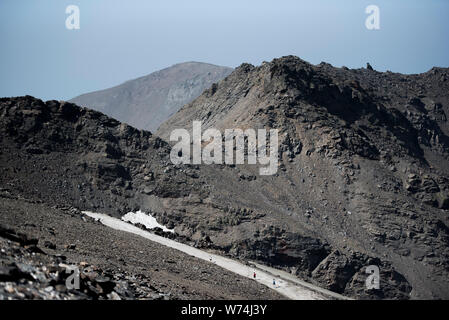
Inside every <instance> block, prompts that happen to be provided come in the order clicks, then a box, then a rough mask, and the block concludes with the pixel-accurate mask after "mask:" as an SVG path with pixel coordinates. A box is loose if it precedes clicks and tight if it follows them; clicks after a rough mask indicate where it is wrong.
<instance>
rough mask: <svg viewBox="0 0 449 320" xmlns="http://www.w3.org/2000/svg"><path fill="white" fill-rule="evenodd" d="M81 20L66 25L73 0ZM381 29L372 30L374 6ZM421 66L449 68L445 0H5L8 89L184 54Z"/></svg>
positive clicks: (82, 80)
mask: <svg viewBox="0 0 449 320" xmlns="http://www.w3.org/2000/svg"><path fill="white" fill-rule="evenodd" d="M71 4H73V5H77V6H78V7H79V9H80V29H79V30H68V29H66V26H65V20H66V18H67V16H68V15H67V14H66V13H65V9H66V7H67V6H68V5H71ZM371 4H374V5H377V6H378V7H379V8H380V30H368V29H366V27H365V20H366V18H367V17H368V15H367V14H366V13H365V8H366V7H367V6H368V5H371ZM290 54H292V55H296V56H299V57H301V58H302V59H304V60H307V61H309V62H311V63H314V64H317V63H320V62H321V61H326V62H329V63H331V64H333V65H335V66H338V67H340V66H342V65H346V66H348V67H351V68H358V67H364V66H365V64H366V62H368V61H369V62H370V63H371V64H372V65H373V66H374V67H375V68H376V69H377V70H382V71H384V70H391V71H395V72H403V73H420V72H425V71H427V70H429V69H430V68H431V67H432V66H441V67H449V1H447V0H394V1H393V0H369V1H365V0H353V1H351V0H345V1H340V0H334V1H331V0H310V1H300V0H276V1H273V0H161V1H152V0H120V1H118V0H81V1H76V0H69V1H66V0H0V97H3V96H18V95H25V94H29V95H33V96H36V97H38V98H41V99H45V100H47V99H58V100H59V99H64V100H68V99H70V98H73V97H74V96H77V95H79V94H82V93H85V92H89V91H93V90H99V89H104V88H107V87H111V86H114V85H117V84H120V83H122V82H124V81H126V80H129V79H133V78H136V77H139V76H142V75H146V74H148V73H151V72H153V71H156V70H159V69H162V68H165V67H168V66H170V65H173V64H175V63H179V62H185V61H201V62H209V63H213V64H218V65H224V66H231V67H236V66H238V65H240V64H241V63H243V62H250V63H252V64H256V65H258V64H260V63H261V62H262V61H264V60H266V61H271V60H272V59H273V58H276V57H280V56H284V55H290Z"/></svg>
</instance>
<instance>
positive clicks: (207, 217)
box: [0, 57, 449, 299]
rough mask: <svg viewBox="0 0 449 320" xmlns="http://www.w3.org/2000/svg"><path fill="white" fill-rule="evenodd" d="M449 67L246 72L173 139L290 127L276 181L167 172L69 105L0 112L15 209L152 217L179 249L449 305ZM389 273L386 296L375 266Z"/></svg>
mask: <svg viewBox="0 0 449 320" xmlns="http://www.w3.org/2000/svg"><path fill="white" fill-rule="evenodd" d="M448 77H449V75H448V70H447V69H438V68H434V69H432V70H431V71H429V72H427V73H425V74H421V75H410V76H405V75H400V74H393V73H379V72H376V71H374V70H365V69H360V70H347V69H345V68H342V69H337V68H333V67H332V66H330V65H327V64H320V65H318V66H313V65H310V64H308V63H306V62H304V61H302V60H300V59H298V58H295V57H285V58H281V59H276V60H274V61H273V62H271V63H265V64H263V65H262V66H260V67H254V66H251V65H247V64H244V65H242V66H241V67H239V68H238V69H236V70H235V71H234V72H233V73H232V74H231V75H230V76H228V77H227V78H225V79H224V80H223V81H221V82H219V83H218V84H217V85H213V86H212V87H211V88H210V89H209V90H207V91H205V92H204V93H203V94H202V95H201V96H200V97H199V98H197V99H196V100H195V101H193V102H192V103H190V104H188V105H186V106H185V107H183V108H182V109H181V110H180V111H179V112H178V113H177V114H175V115H174V116H173V117H172V118H171V119H170V120H169V121H168V122H167V123H165V124H164V125H163V126H161V128H160V130H159V131H158V133H157V134H160V135H161V136H162V137H163V138H164V139H167V137H168V136H169V134H170V132H171V130H172V129H174V128H186V129H190V128H191V127H192V120H202V121H203V129H205V128H208V127H216V128H218V129H225V128H235V127H241V128H261V127H271V128H277V129H279V130H280V140H281V144H280V149H281V151H282V152H281V153H280V159H279V161H280V162H279V164H280V165H279V170H278V172H277V174H275V175H273V176H260V175H259V166H254V165H237V166H226V165H173V164H172V163H171V162H170V159H169V153H170V146H169V145H168V143H166V142H164V141H163V140H162V139H160V138H158V137H155V136H153V135H152V134H151V133H149V132H146V131H139V130H137V129H134V128H132V127H130V126H128V125H126V124H122V123H120V122H118V121H116V120H113V119H110V118H108V117H107V116H105V115H103V114H101V113H99V112H95V111H91V110H88V109H84V108H79V107H77V106H75V105H73V104H71V103H65V102H57V101H47V102H45V103H44V102H42V101H40V100H37V99H34V98H32V97H22V98H9V99H6V98H5V99H1V100H0V124H1V126H0V130H1V139H2V140H1V150H2V153H1V155H0V164H1V168H2V175H1V180H0V185H1V187H2V188H3V191H4V192H7V193H8V195H12V196H14V197H26V198H28V199H31V200H32V201H38V202H43V204H45V205H68V206H74V207H76V208H79V209H89V210H93V211H99V212H102V213H109V214H112V215H115V216H119V215H122V214H124V213H126V212H128V211H129V210H135V209H142V210H144V211H151V213H152V214H153V215H154V216H156V217H157V219H158V221H159V222H160V223H162V224H164V225H166V226H167V227H169V228H175V231H176V233H177V235H178V239H179V240H180V241H187V242H192V243H195V244H196V245H197V246H200V247H203V248H208V249H210V250H217V251H219V252H221V253H223V254H227V255H230V256H233V257H237V258H241V259H253V260H258V261H261V262H263V263H266V264H270V265H272V266H275V267H278V268H282V269H285V270H287V271H290V272H292V273H294V274H297V275H298V276H300V277H303V278H308V279H309V280H310V281H312V282H316V283H318V284H320V285H322V286H325V287H327V288H329V289H331V290H334V291H337V292H340V293H343V294H347V295H350V296H354V297H359V298H396V299H407V298H410V297H411V298H448V297H449V292H448V288H449V286H448V279H449V278H448V271H449V265H448V261H449V259H448V258H449V252H448V251H449V249H448V241H449V229H448V227H447V226H448V224H449V222H448V211H447V206H448V200H447V199H448V178H447V177H448V167H447V165H448V161H447V157H448V146H447V139H448V138H447V135H448V123H447V120H446V115H447V113H448V112H449V110H448V105H449V104H448V103H449V101H448V92H449V91H448V89H449V88H448V86H449V81H448V80H447V79H448ZM372 264H375V265H378V266H379V267H380V273H381V274H380V277H381V278H380V280H381V289H380V290H366V289H365V283H364V281H365V279H366V276H367V275H366V274H365V268H366V267H367V266H368V265H372Z"/></svg>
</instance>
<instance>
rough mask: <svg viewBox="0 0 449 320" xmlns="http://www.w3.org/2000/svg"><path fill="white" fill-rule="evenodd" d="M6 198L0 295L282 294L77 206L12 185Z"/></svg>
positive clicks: (0, 219) (1, 217)
mask: <svg viewBox="0 0 449 320" xmlns="http://www.w3.org/2000/svg"><path fill="white" fill-rule="evenodd" d="M0 200H1V205H0V250H1V251H0V300H3V299H113V300H118V299H150V300H161V299H162V300H172V299H176V300H178V299H283V297H282V296H280V295H278V294H277V293H276V292H274V291H272V290H269V289H268V288H267V287H265V286H262V285H260V284H258V283H256V282H255V281H252V280H250V279H247V278H243V277H239V276H237V275H235V274H233V273H231V272H227V271H224V270H223V269H221V268H219V267H217V266H216V265H215V264H213V263H207V262H204V261H200V260H198V259H195V258H193V257H190V256H188V255H185V254H182V253H180V252H179V251H176V250H172V249H170V248H167V247H164V246H160V245H158V244H156V243H152V242H149V241H146V240H145V239H143V238H141V237H138V236H134V235H132V234H129V233H126V232H120V231H116V230H113V229H110V228H108V227H105V226H103V225H102V224H101V223H99V222H96V221H94V220H92V219H90V218H88V217H87V216H84V215H82V214H81V213H80V212H79V210H76V209H74V208H70V207H57V206H53V207H50V206H48V205H46V204H43V203H38V202H36V201H34V200H31V199H24V198H23V197H17V196H14V195H12V194H11V193H8V192H7V191H1V192H0ZM67 267H77V268H78V269H79V271H80V288H79V290H76V289H68V288H67V286H66V280H67V278H68V277H69V275H70V274H71V273H72V272H70V271H69V272H67ZM217 279H218V280H217Z"/></svg>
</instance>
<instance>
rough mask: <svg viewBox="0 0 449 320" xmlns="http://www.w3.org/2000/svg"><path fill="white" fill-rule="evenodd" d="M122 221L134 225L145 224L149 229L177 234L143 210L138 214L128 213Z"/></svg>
mask: <svg viewBox="0 0 449 320" xmlns="http://www.w3.org/2000/svg"><path fill="white" fill-rule="evenodd" d="M122 220H123V221H125V222H130V223H132V224H137V223H140V224H143V225H144V226H145V227H147V228H148V229H154V228H161V229H162V230H163V231H164V232H171V233H175V230H173V229H168V228H167V227H165V226H163V225H161V224H159V223H158V222H157V221H156V219H155V218H154V217H153V216H152V215H151V214H147V213H145V212H143V211H141V210H139V211H137V212H128V213H127V214H125V215H124V216H123V217H122Z"/></svg>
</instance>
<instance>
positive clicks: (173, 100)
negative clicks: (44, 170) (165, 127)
mask: <svg viewBox="0 0 449 320" xmlns="http://www.w3.org/2000/svg"><path fill="white" fill-rule="evenodd" d="M231 72H232V69H231V68H227V67H220V66H215V65H212V64H207V63H199V62H186V63H180V64H176V65H174V66H171V67H169V68H166V69H163V70H160V71H157V72H154V73H151V74H149V75H147V76H144V77H141V78H138V79H135V80H130V81H127V82H125V83H123V84H121V85H119V86H116V87H113V88H110V89H105V90H101V91H95V92H91V93H86V94H83V95H81V96H78V97H76V98H73V99H72V100H71V102H73V103H76V104H78V105H80V106H87V107H89V108H91V109H94V110H97V111H101V112H103V113H105V114H107V115H109V116H111V117H113V118H115V119H118V120H120V121H122V122H126V123H128V124H130V125H132V126H134V127H136V128H139V129H146V130H151V131H154V130H156V129H157V128H158V127H159V125H160V124H161V123H162V122H164V121H165V120H167V119H168V118H169V116H170V115H172V114H174V113H175V112H176V111H178V110H179V109H180V108H181V107H182V106H183V105H185V104H186V103H189V102H191V101H192V100H193V99H195V98H196V97H198V96H199V95H200V94H201V93H202V92H203V91H204V90H205V89H208V88H209V87H210V86H211V85H212V84H213V83H215V82H218V81H220V80H221V79H223V78H224V77H226V76H227V75H229V74H230V73H231Z"/></svg>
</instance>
